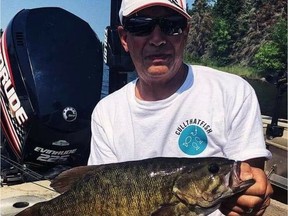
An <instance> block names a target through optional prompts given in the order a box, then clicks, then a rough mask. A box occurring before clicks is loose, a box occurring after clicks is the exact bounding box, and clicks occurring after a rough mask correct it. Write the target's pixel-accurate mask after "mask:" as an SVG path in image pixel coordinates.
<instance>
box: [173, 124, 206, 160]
mask: <svg viewBox="0 0 288 216" xmlns="http://www.w3.org/2000/svg"><path fill="white" fill-rule="evenodd" d="M178 144H179V147H180V149H181V150H182V151H183V152H184V153H185V154H188V155H198V154H200V153H201V152H203V151H204V150H205V149H206V147H207V144H208V141H207V135H206V133H205V131H204V130H203V129H202V128H201V127H199V126H197V125H190V126H188V127H186V128H185V129H184V130H183V131H182V133H181V135H180V137H179V141H178Z"/></svg>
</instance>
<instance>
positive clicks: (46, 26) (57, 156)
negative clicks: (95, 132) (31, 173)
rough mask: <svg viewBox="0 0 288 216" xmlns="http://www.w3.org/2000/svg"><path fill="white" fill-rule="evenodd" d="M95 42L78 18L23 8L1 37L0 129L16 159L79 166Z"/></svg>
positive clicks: (84, 152) (95, 69)
mask: <svg viewBox="0 0 288 216" xmlns="http://www.w3.org/2000/svg"><path fill="white" fill-rule="evenodd" d="M102 75H103V55H102V45H101V42H100V41H99V39H98V37H97V35H96V33H95V32H94V31H93V30H92V29H91V27H90V26H89V25H88V24H87V23H86V22H85V21H84V20H82V19H81V18H79V17H77V16H76V15H74V14H72V13H70V12H68V11H66V10H64V9H61V8H56V7H55V8H54V7H47V8H35V9H24V10H22V11H20V12H19V13H17V14H16V15H15V16H14V17H13V19H12V20H11V22H10V23H9V25H8V26H7V28H6V30H5V31H4V33H3V35H2V37H1V53H0V81H1V84H0V85H1V129H2V131H3V134H4V139H5V140H6V141H7V143H8V146H9V148H10V149H11V150H12V152H13V154H14V156H15V158H16V159H17V160H18V162H20V163H22V164H29V165H31V166H32V167H39V168H43V167H44V168H47V167H53V166H56V165H68V166H78V165H85V164H86V163H87V160H88V155H89V151H90V139H91V132H90V131H91V130H90V117H91V114H92V111H93V108H94V107H95V105H96V103H97V102H98V101H99V100H100V97H101V88H102Z"/></svg>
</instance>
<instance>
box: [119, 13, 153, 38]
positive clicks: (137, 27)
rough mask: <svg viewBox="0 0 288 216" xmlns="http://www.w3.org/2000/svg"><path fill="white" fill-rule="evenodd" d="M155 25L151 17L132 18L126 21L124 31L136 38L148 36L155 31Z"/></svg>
mask: <svg viewBox="0 0 288 216" xmlns="http://www.w3.org/2000/svg"><path fill="white" fill-rule="evenodd" d="M154 23H155V22H154V21H153V19H152V18H149V17H132V18H130V19H127V20H126V22H125V24H124V29H125V30H126V31H128V32H130V33H131V34H133V35H135V36H146V35H149V34H150V33H151V32H152V31H153V29H154V27H155V24H154Z"/></svg>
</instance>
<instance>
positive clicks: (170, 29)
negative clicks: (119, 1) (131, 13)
mask: <svg viewBox="0 0 288 216" xmlns="http://www.w3.org/2000/svg"><path fill="white" fill-rule="evenodd" d="M156 25H159V26H160V29H161V31H162V32H163V33H165V34H166V35H179V34H181V33H182V32H183V30H184V29H185V28H186V26H187V19H186V18H185V17H183V16H170V17H165V18H150V17H132V18H128V19H127V20H126V22H125V23H124V29H125V30H126V31H128V32H130V33H131V34H133V35H135V36H147V35H149V34H151V32H152V31H153V30H154V28H155V26H156Z"/></svg>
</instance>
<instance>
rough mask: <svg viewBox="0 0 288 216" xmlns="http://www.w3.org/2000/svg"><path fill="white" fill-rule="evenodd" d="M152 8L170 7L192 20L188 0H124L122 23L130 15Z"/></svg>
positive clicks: (121, 8)
mask: <svg viewBox="0 0 288 216" xmlns="http://www.w3.org/2000/svg"><path fill="white" fill-rule="evenodd" d="M152 6H164V7H169V8H171V9H173V10H175V11H177V12H178V13H180V14H181V15H183V16H184V17H186V18H187V19H190V18H191V17H190V15H189V14H188V13H187V11H186V0H158V1H156V0H122V4H121V7H120V10H119V19H120V22H121V23H122V19H123V17H126V16H129V15H130V14H133V13H136V12H138V11H140V10H143V9H144V8H148V7H152Z"/></svg>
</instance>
